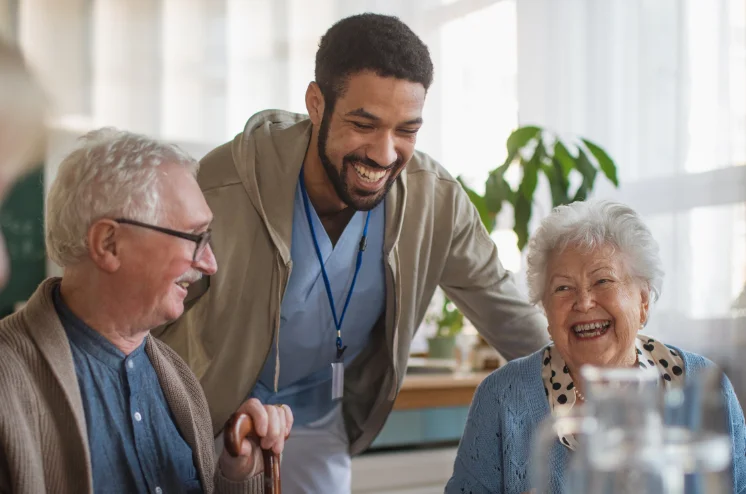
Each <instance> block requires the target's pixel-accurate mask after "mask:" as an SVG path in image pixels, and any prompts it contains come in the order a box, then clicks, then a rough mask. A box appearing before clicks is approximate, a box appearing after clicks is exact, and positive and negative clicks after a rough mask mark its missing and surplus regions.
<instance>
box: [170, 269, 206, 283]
mask: <svg viewBox="0 0 746 494" xmlns="http://www.w3.org/2000/svg"><path fill="white" fill-rule="evenodd" d="M201 279H202V273H200V272H199V271H197V270H196V269H190V270H189V271H187V272H186V273H184V274H183V275H181V276H180V277H179V279H178V280H176V283H181V282H186V283H189V284H192V283H197V282H198V281H199V280H201Z"/></svg>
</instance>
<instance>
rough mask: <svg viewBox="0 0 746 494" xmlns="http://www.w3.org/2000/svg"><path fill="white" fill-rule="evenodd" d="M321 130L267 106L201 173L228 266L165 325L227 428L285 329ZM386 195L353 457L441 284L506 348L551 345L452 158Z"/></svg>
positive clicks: (348, 416) (353, 388) (418, 167)
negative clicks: (308, 162) (286, 300)
mask: <svg viewBox="0 0 746 494" xmlns="http://www.w3.org/2000/svg"><path fill="white" fill-rule="evenodd" d="M310 137H311V122H310V120H308V117H306V116H304V115H297V114H292V113H287V112H282V111H276V110H270V111H265V112H261V113H258V114H257V115H254V116H253V117H252V118H251V119H250V120H249V121H248V123H247V124H246V128H245V130H244V132H243V133H242V134H239V135H237V136H236V138H235V139H234V140H233V141H232V142H229V143H227V144H224V145H222V146H220V147H218V148H217V149H215V150H214V151H212V152H211V153H210V154H208V155H207V156H205V158H203V160H202V165H201V170H200V173H199V177H198V180H199V183H200V186H201V187H202V190H203V192H204V194H205V197H206V199H207V202H208V204H209V205H210V208H211V209H212V211H213V214H214V215H215V220H214V222H213V226H212V228H213V249H214V252H215V256H216V258H217V261H218V272H217V274H215V275H214V276H212V277H211V278H210V279H205V280H204V281H203V282H201V283H199V284H197V285H193V286H192V287H191V289H190V295H189V297H188V302H187V309H188V310H187V312H186V314H185V315H184V316H182V317H181V318H180V319H179V320H178V321H177V322H176V323H174V324H172V325H170V326H168V327H166V328H165V329H163V330H161V331H158V332H157V333H156V334H157V335H158V336H159V337H160V338H162V339H163V340H164V341H165V342H166V343H168V344H169V345H171V346H172V347H173V348H174V349H175V350H176V351H177V352H178V353H179V354H180V355H181V356H182V357H183V358H184V359H185V360H186V361H187V362H188V363H189V365H190V366H191V367H192V369H193V370H194V371H195V373H196V374H197V376H199V377H200V379H201V382H202V385H203V387H204V390H205V394H206V395H207V400H208V402H209V405H210V411H211V413H212V421H213V427H214V429H215V433H216V434H217V433H218V432H219V431H220V429H221V428H222V426H223V424H224V422H225V420H226V419H227V418H228V416H229V415H230V414H231V413H232V412H233V411H234V410H235V409H236V408H237V407H238V406H239V405H240V404H241V402H242V401H243V400H244V399H245V398H246V396H247V395H248V393H249V392H250V391H251V389H252V388H253V386H254V384H255V383H256V380H257V379H258V377H259V373H260V371H261V369H262V367H263V365H264V362H265V359H266V358H267V356H268V355H269V352H270V348H271V344H272V341H273V338H274V336H275V334H276V333H277V331H279V327H280V304H281V301H282V297H283V294H284V292H285V288H286V286H287V282H288V279H289V277H290V271H291V269H292V265H293V263H292V259H291V258H290V242H291V239H292V225H293V197H294V193H295V188H296V185H297V182H298V175H299V173H300V167H301V164H302V162H303V159H304V157H305V153H306V149H307V146H308V142H309V139H310ZM385 200H386V207H385V210H386V226H385V234H384V263H385V274H386V309H385V312H384V313H383V314H382V315H381V318H380V319H379V321H378V323H377V324H376V326H375V327H374V329H373V334H372V338H371V342H370V345H369V347H368V348H367V349H366V350H364V351H363V352H361V354H360V355H358V357H357V358H356V359H355V361H354V362H353V363H351V364H350V365H349V366H348V368H347V369H346V371H345V389H344V399H343V413H344V417H345V424H346V426H347V433H348V435H349V439H350V452H351V454H357V453H360V452H362V451H363V450H365V449H366V448H367V447H368V445H370V443H371V442H372V441H373V439H374V438H375V436H376V435H377V434H378V432H379V431H380V430H381V428H382V427H383V424H384V422H385V420H386V418H387V416H388V414H389V412H390V411H391V408H392V406H393V403H394V399H395V398H396V395H397V393H398V391H399V388H400V387H401V383H402V380H403V378H404V373H405V371H406V368H407V360H408V357H409V347H410V343H411V341H412V336H413V335H414V333H415V331H416V330H417V328H418V326H419V325H420V323H421V322H422V319H423V317H424V315H425V311H426V309H427V306H428V303H429V301H430V299H431V297H432V295H433V293H434V291H435V289H436V287H437V286H438V285H440V286H441V287H443V289H444V290H445V292H446V293H447V294H448V296H449V297H450V298H451V299H452V300H453V301H454V302H455V303H456V305H457V306H458V307H459V308H460V309H461V310H462V311H463V313H464V315H465V316H466V317H467V318H469V320H471V321H472V323H473V324H474V325H475V327H476V328H477V329H478V330H479V331H480V333H481V334H482V335H483V336H484V338H485V339H486V340H487V341H488V342H489V343H490V344H492V345H493V346H494V347H495V348H497V349H498V350H499V351H500V353H502V354H503V355H504V356H505V357H506V358H508V359H511V358H515V357H521V356H524V355H528V354H529V353H531V352H533V351H535V350H538V349H539V348H541V347H542V346H544V345H545V344H546V343H547V332H546V327H547V324H546V320H545V319H544V317H543V316H542V315H541V314H540V313H539V312H538V311H537V310H536V309H535V308H533V307H531V306H530V305H529V304H528V303H527V302H526V300H525V298H524V297H523V296H522V295H521V294H520V293H519V292H518V290H517V289H516V287H515V285H514V283H513V280H512V278H511V276H510V274H509V273H508V272H507V271H506V270H505V269H503V267H502V265H501V264H500V261H499V259H498V256H497V248H496V247H495V244H494V242H493V241H492V240H491V239H490V237H489V235H488V234H487V231H486V230H485V228H484V226H483V225H482V223H481V221H480V219H479V215H478V214H477V212H476V210H475V209H474V207H473V205H472V204H471V202H470V201H469V198H468V197H467V195H466V193H465V192H464V190H463V188H462V187H461V186H460V184H459V183H458V182H457V181H456V180H454V179H453V178H452V177H451V176H450V175H449V174H448V172H446V170H445V169H443V167H441V166H440V165H439V164H438V163H436V162H435V161H434V160H433V159H431V158H430V157H429V156H427V155H426V154H424V153H420V152H416V153H415V154H414V156H413V157H412V159H411V160H410V162H409V163H408V164H407V166H406V168H405V170H404V171H403V172H402V173H401V175H400V177H399V178H398V179H397V180H396V182H395V184H394V185H393V186H392V187H391V190H390V192H389V193H388V195H387V196H386V199H385ZM299 358H302V356H299ZM280 364H281V362H279V361H278V362H275V368H276V372H281V365H280Z"/></svg>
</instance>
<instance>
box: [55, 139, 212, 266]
mask: <svg viewBox="0 0 746 494" xmlns="http://www.w3.org/2000/svg"><path fill="white" fill-rule="evenodd" d="M168 163H175V164H178V165H182V166H184V167H186V168H187V169H188V170H189V172H190V173H191V174H192V175H193V176H195V177H196V175H197V172H198V170H199V163H198V162H197V161H196V160H195V159H194V158H192V157H190V156H189V155H188V154H187V153H185V152H184V151H182V150H181V149H179V148H178V147H177V146H174V145H171V144H166V143H163V142H159V141H156V140H154V139H151V138H149V137H146V136H143V135H139V134H133V133H130V132H125V131H121V130H117V129H113V128H103V129H99V130H94V131H92V132H89V133H88V134H86V135H85V136H83V137H82V138H81V139H80V140H79V146H78V147H77V148H76V149H75V150H74V151H72V152H71V153H70V154H69V155H67V157H66V158H65V159H64V160H63V161H62V164H60V167H59V171H58V174H57V178H56V179H55V181H54V183H53V184H52V188H51V190H50V191H49V196H48V197H47V203H46V222H45V229H46V245H47V253H48V255H49V257H50V258H51V259H52V260H53V261H54V262H56V263H57V264H59V265H60V266H62V267H66V266H69V265H72V264H76V263H77V262H79V261H80V260H81V259H82V258H83V257H84V256H85V255H86V252H87V241H86V237H87V234H88V229H89V228H90V226H91V225H92V224H93V223H94V222H95V221H97V220H99V219H101V218H119V217H124V218H128V219H133V220H137V221H142V222H146V223H158V221H159V220H160V219H161V218H160V216H161V213H162V208H160V207H159V200H160V187H159V179H158V168H159V167H160V166H161V165H165V164H168Z"/></svg>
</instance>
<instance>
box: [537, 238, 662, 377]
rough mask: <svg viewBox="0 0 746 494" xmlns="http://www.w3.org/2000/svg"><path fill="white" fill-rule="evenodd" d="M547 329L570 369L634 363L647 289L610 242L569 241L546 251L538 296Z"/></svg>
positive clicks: (645, 314)
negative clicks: (590, 246) (589, 246)
mask: <svg viewBox="0 0 746 494" xmlns="http://www.w3.org/2000/svg"><path fill="white" fill-rule="evenodd" d="M542 302H543V304H544V309H545V310H546V314H547V319H548V321H549V333H550V334H551V336H552V339H553V340H554V343H555V346H556V348H557V349H558V350H559V352H560V353H561V355H562V357H563V358H564V359H565V362H566V363H567V366H568V367H569V368H570V370H571V372H573V373H574V374H575V373H576V372H577V371H578V369H579V368H580V367H581V366H582V365H584V364H591V365H597V366H604V367H621V366H630V365H633V364H634V362H635V359H636V356H635V346H634V345H635V337H636V335H637V332H638V330H639V329H640V328H641V327H642V325H643V323H644V322H645V319H646V317H647V308H648V290H647V289H646V288H645V287H644V286H643V284H642V283H640V282H639V281H637V279H636V278H634V277H633V276H631V274H630V273H629V271H628V270H627V268H626V265H625V258H624V257H623V256H622V254H620V253H619V252H618V251H616V252H615V251H614V249H613V248H611V247H610V246H606V247H602V248H598V249H595V250H592V251H590V252H589V251H587V250H584V249H578V248H575V247H568V248H567V249H565V250H564V251H563V252H560V253H555V254H553V255H552V256H551V257H550V260H549V264H548V268H547V286H546V290H545V293H544V297H543V299H542Z"/></svg>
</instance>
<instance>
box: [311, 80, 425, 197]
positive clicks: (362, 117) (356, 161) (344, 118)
mask: <svg viewBox="0 0 746 494" xmlns="http://www.w3.org/2000/svg"><path fill="white" fill-rule="evenodd" d="M425 95H426V91H425V87H424V86H423V85H422V84H420V83H417V82H411V81H407V80H403V79H396V78H393V77H380V76H378V75H376V74H374V73H372V72H367V71H366V72H361V73H358V74H355V75H353V76H350V77H349V79H348V80H347V85H346V90H345V91H344V93H343V94H341V95H340V96H339V97H338V98H337V101H336V103H335V105H334V108H333V109H332V110H331V112H330V111H329V110H330V109H329V108H326V111H325V112H324V116H323V118H322V120H321V125H320V126H319V141H318V148H319V158H320V159H321V162H322V163H323V165H324V168H325V169H326V172H327V174H328V175H329V179H330V180H331V182H332V184H333V185H334V189H335V190H336V192H337V195H338V196H339V198H340V199H341V200H342V201H344V202H345V203H346V204H347V205H348V206H349V207H352V208H354V209H356V210H360V211H367V210H370V209H372V208H374V207H375V206H376V205H377V204H378V203H380V202H381V200H383V198H384V196H385V195H386V192H388V190H389V189H390V188H391V185H392V184H393V183H394V180H396V177H397V176H399V174H400V173H401V171H402V170H403V169H404V167H405V166H406V164H407V163H408V162H409V160H410V158H411V157H412V154H413V153H414V146H415V143H416V141H417V132H418V131H419V129H420V127H421V126H422V108H423V106H424V104H425Z"/></svg>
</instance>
